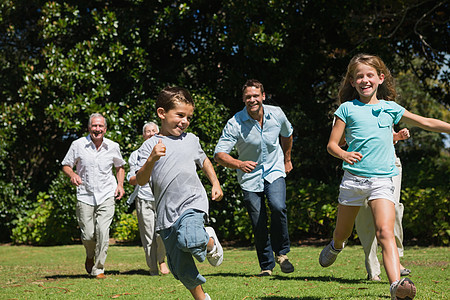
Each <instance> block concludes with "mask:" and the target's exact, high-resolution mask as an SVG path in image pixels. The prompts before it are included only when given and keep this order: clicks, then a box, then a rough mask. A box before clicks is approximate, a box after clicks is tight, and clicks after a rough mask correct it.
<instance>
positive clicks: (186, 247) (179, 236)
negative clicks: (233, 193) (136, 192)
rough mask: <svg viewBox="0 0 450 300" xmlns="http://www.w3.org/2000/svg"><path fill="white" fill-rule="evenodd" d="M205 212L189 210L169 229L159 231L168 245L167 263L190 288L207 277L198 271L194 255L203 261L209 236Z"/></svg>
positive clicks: (174, 273) (166, 245)
mask: <svg viewBox="0 0 450 300" xmlns="http://www.w3.org/2000/svg"><path fill="white" fill-rule="evenodd" d="M203 216H204V213H200V212H197V211H194V210H188V211H186V212H185V213H183V215H181V216H180V218H178V220H177V221H176V222H175V223H174V224H173V225H172V227H170V228H168V229H164V230H161V231H160V232H159V234H160V236H161V238H162V240H163V242H164V246H165V247H166V254H167V263H168V265H169V269H170V271H171V272H172V274H173V276H174V277H175V278H176V279H178V280H180V281H181V283H183V285H184V286H185V287H186V288H187V289H188V290H192V289H194V288H196V287H197V286H201V285H202V284H204V283H205V282H206V279H205V278H204V277H203V276H202V275H201V274H200V273H199V272H198V269H197V267H196V265H195V262H194V259H193V256H194V253H192V251H193V252H195V256H196V258H197V259H198V260H200V261H203V260H205V258H206V245H207V243H208V241H209V236H208V234H207V233H206V231H205V229H204V225H203Z"/></svg>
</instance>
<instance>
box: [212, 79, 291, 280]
mask: <svg viewBox="0 0 450 300" xmlns="http://www.w3.org/2000/svg"><path fill="white" fill-rule="evenodd" d="M242 94H243V102H244V104H245V108H244V109H243V110H241V111H240V112H238V113H236V114H235V115H234V116H233V117H232V118H231V119H230V120H228V122H227V124H226V125H225V128H224V129H223V132H222V136H221V137H220V139H219V142H218V143H217V145H216V149H215V152H214V159H215V160H216V161H217V162H218V163H219V164H220V165H222V166H224V167H227V168H232V169H236V170H237V176H238V181H239V184H240V186H241V188H242V190H243V193H244V203H245V206H246V207H247V210H248V214H249V216H250V219H251V221H252V226H253V233H254V236H255V247H256V252H257V255H258V260H259V265H260V267H261V273H260V274H259V276H270V275H272V270H273V268H274V267H275V257H274V252H275V256H276V261H277V263H279V264H280V267H281V271H282V272H284V273H291V272H293V271H294V266H293V265H292V264H291V263H290V262H289V259H288V257H287V255H286V254H287V253H288V252H289V251H290V241H289V233H288V226H287V209H286V182H285V179H284V178H285V177H286V174H287V173H289V172H290V171H291V170H292V162H291V149H292V132H293V129H292V125H291V123H290V122H289V121H288V119H287V118H286V116H285V114H284V113H283V111H282V110H281V108H279V107H276V106H271V105H263V101H264V99H265V97H266V96H265V93H264V87H263V85H262V84H261V83H260V82H259V81H257V80H255V79H251V80H248V81H247V82H246V83H245V84H244V86H243V88H242ZM234 146H236V149H237V152H238V156H239V157H238V158H237V159H236V158H234V157H232V156H231V155H229V153H230V152H231V150H232V149H233V147H234ZM264 196H265V197H266V198H267V201H268V205H269V208H270V210H271V228H270V235H269V230H268V226H267V212H266V204H265V200H264Z"/></svg>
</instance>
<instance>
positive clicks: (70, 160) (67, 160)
mask: <svg viewBox="0 0 450 300" xmlns="http://www.w3.org/2000/svg"><path fill="white" fill-rule="evenodd" d="M61 165H63V166H69V167H71V168H73V167H74V166H75V145H74V142H72V144H71V145H70V148H69V151H67V153H66V156H65V157H64V159H63V161H62V162H61Z"/></svg>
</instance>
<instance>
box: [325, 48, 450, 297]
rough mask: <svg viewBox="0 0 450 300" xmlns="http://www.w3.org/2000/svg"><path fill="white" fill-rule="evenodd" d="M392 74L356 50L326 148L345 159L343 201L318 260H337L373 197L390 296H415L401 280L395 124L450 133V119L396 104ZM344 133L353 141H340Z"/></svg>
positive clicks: (408, 282)
mask: <svg viewBox="0 0 450 300" xmlns="http://www.w3.org/2000/svg"><path fill="white" fill-rule="evenodd" d="M396 96H397V93H396V91H395V86H394V79H393V77H392V75H391V74H390V72H389V69H388V68H387V67H386V65H385V64H384V62H383V61H382V60H381V59H380V58H379V57H378V56H374V55H367V54H358V55H356V56H354V57H353V58H352V59H351V61H350V63H349V65H348V67H347V73H346V75H345V77H344V78H343V80H342V83H341V86H340V89H339V100H340V102H341V106H340V107H339V108H338V110H337V111H336V113H335V116H336V122H335V124H334V125H333V129H332V131H331V135H330V139H329V142H328V145H327V150H328V152H329V153H330V154H331V155H333V156H335V157H337V158H339V159H342V160H343V169H344V170H345V173H344V177H343V179H342V183H341V185H340V194H339V206H338V214H337V220H336V228H335V230H334V233H333V240H332V241H331V242H330V244H328V245H327V246H326V247H325V248H324V249H323V250H322V252H321V253H320V257H319V263H320V264H321V266H323V267H328V266H330V265H332V264H333V263H334V261H335V260H336V257H337V255H338V254H339V253H340V252H341V250H342V249H343V248H344V243H345V241H346V240H347V239H348V238H349V237H350V235H351V233H352V231H353V225H354V221H355V218H356V215H357V214H358V211H359V208H360V207H361V206H362V205H363V203H364V200H366V199H367V200H369V206H370V208H371V209H372V213H373V216H374V223H375V227H376V228H375V229H376V236H377V239H378V242H379V243H380V244H381V247H382V255H383V263H384V267H385V270H386V273H387V277H388V279H389V283H390V284H391V286H390V293H391V298H392V299H412V298H414V296H415V294H416V287H415V286H414V283H413V282H412V281H411V280H410V279H409V278H403V279H401V280H400V262H399V256H398V251H397V247H396V243H395V238H394V223H395V208H394V201H393V191H394V187H393V184H392V177H393V176H395V175H396V174H397V172H398V170H397V169H396V167H395V165H394V148H393V144H392V139H393V137H392V124H396V123H398V122H399V121H402V122H404V123H406V124H407V125H409V126H418V127H420V128H423V129H425V130H429V131H435V132H445V133H450V124H449V123H446V122H443V121H440V120H437V119H431V118H425V117H421V116H419V115H416V114H413V113H411V112H409V111H407V110H405V109H404V108H403V107H401V106H399V105H397V104H396V103H394V102H393V101H394V100H395V98H396ZM379 99H383V100H379ZM344 134H345V138H346V140H347V143H348V145H349V148H348V149H347V150H343V149H342V148H341V147H340V146H339V144H340V140H341V139H342V138H343V136H344Z"/></svg>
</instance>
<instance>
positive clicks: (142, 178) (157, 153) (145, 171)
mask: <svg viewBox="0 0 450 300" xmlns="http://www.w3.org/2000/svg"><path fill="white" fill-rule="evenodd" d="M165 155H166V146H165V145H164V144H163V142H162V140H161V139H160V140H159V141H158V144H156V145H155V147H153V150H152V153H150V156H149V157H148V158H147V161H146V162H145V164H144V165H143V166H142V168H140V169H139V171H138V172H137V173H136V179H137V183H138V184H139V185H140V186H143V185H145V184H146V183H148V181H149V180H150V176H151V175H152V171H153V167H154V166H155V163H156V162H157V161H158V160H159V158H160V157H161V156H165Z"/></svg>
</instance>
